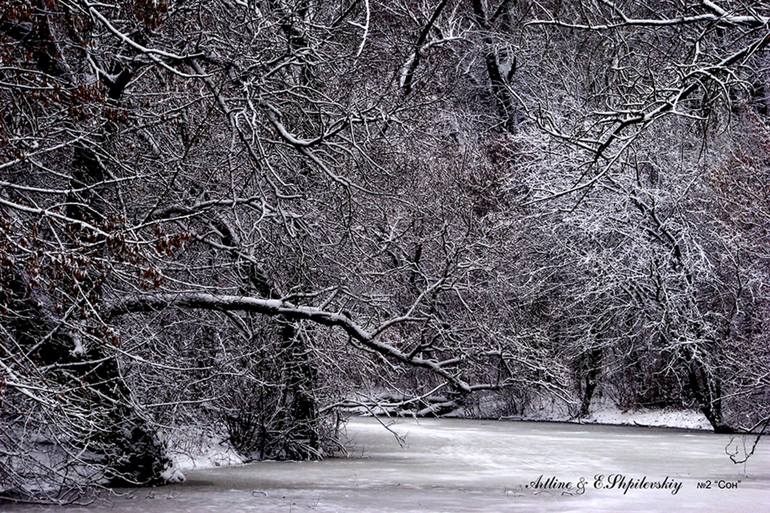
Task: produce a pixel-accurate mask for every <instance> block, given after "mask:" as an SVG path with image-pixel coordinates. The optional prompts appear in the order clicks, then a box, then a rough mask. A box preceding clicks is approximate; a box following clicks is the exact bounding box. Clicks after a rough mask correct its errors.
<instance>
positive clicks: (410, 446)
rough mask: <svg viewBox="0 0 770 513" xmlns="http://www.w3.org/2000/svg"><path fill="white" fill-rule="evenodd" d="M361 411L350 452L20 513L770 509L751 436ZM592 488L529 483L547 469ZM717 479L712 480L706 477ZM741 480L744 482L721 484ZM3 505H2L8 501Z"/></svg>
mask: <svg viewBox="0 0 770 513" xmlns="http://www.w3.org/2000/svg"><path fill="white" fill-rule="evenodd" d="M393 422H394V423H393V424H392V425H391V429H392V430H394V431H396V432H397V433H399V434H400V435H401V436H402V437H403V438H404V439H405V440H406V445H405V446H403V447H402V446H400V445H399V444H398V443H397V441H396V439H395V438H394V437H393V435H392V434H390V433H389V432H388V431H387V430H385V429H383V428H382V426H381V425H380V423H379V421H378V420H377V419H374V418H354V419H352V420H351V421H350V422H349V424H348V428H347V429H348V435H349V437H350V438H351V444H352V445H351V446H352V447H354V449H353V450H352V451H351V455H350V457H349V458H337V459H328V460H326V461H321V462H261V463H253V464H247V465H239V466H233V467H218V468H211V469H199V470H192V471H190V472H188V476H187V477H188V479H187V481H186V482H185V483H182V484H177V485H171V486H166V487H161V488H156V489H136V490H128V491H125V492H124V493H125V495H123V496H120V497H111V498H101V499H98V500H97V501H96V502H94V503H93V504H92V505H90V506H88V507H71V508H54V509H43V508H20V507H16V506H14V507H11V508H10V509H8V510H3V511H4V512H5V511H8V512H16V511H22V510H24V511H68V512H81V513H89V512H100V511H111V512H114V513H139V512H141V513H160V512H163V513H170V512H179V513H188V512H189V513H207V512H211V513H221V512H225V513H240V512H244V513H245V512H260V513H281V512H292V513H297V512H328V513H331V512H334V513H346V512H350V513H353V512H355V513H394V512H414V513H417V512H419V513H432V512H452V513H455V512H456V513H466V512H467V513H470V512H473V513H476V512H493V513H494V512H501V513H502V512H553V513H556V512H558V513H569V512H592V513H617V512H620V511H624V512H625V511H630V512H688V511H692V512H696V511H697V512H712V513H719V512H740V513H754V512H757V513H759V512H765V511H770V450H769V449H770V446H768V445H767V443H763V441H761V442H760V444H759V446H758V449H757V452H756V453H755V454H754V455H753V456H752V457H751V459H749V460H748V462H747V463H745V464H741V465H735V464H733V463H732V462H731V461H730V459H729V458H728V457H727V455H726V449H727V450H730V451H733V450H736V449H742V448H743V447H744V443H745V444H750V443H751V442H752V441H753V439H749V438H746V439H744V438H743V437H732V436H728V435H716V434H713V433H709V432H704V431H686V430H673V429H649V428H640V427H629V426H622V427H621V426H599V425H578V424H572V423H570V424H563V423H543V422H500V421H481V420H469V419H430V420H428V419H424V420H415V419H396V420H395V421H393ZM609 474H622V475H624V476H626V477H627V478H628V479H636V480H639V479H641V478H642V477H644V478H645V479H646V480H647V481H656V482H658V481H662V480H664V479H668V481H669V482H678V483H681V488H680V489H679V491H678V493H676V494H672V493H671V490H669V489H662V490H661V489H646V490H643V489H630V490H628V492H627V493H624V491H623V490H618V489H611V490H608V489H595V488H593V487H592V483H593V481H594V479H595V476H596V475H604V476H607V475H609ZM540 476H543V478H542V479H547V478H549V477H551V476H555V477H556V478H558V479H559V480H560V481H562V482H565V481H569V482H573V483H577V482H578V481H579V480H580V478H585V479H586V480H587V482H588V484H589V485H588V487H587V488H586V490H585V493H584V494H582V495H577V494H575V493H563V492H562V491H561V490H554V489H533V488H532V487H529V488H528V487H527V485H528V484H531V483H532V482H533V481H535V480H537V478H538V477H540ZM705 480H710V482H711V487H710V488H709V489H704V488H700V489H699V488H698V487H697V482H698V481H705ZM719 483H723V484H724V483H731V484H732V483H734V484H735V486H736V488H729V489H728V488H722V489H720V488H719ZM0 509H2V507H1V506H0Z"/></svg>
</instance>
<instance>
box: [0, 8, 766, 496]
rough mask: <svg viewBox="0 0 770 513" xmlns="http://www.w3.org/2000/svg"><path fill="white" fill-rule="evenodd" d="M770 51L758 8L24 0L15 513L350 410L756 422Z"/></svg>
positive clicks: (2, 376)
mask: <svg viewBox="0 0 770 513" xmlns="http://www.w3.org/2000/svg"><path fill="white" fill-rule="evenodd" d="M768 45H770V2H764V1H727V0H725V1H721V0H719V1H717V0H714V1H711V0H702V1H700V0H697V1H696V0H651V1H645V2H641V1H630V0H617V1H611V0H586V1H575V2H562V1H560V0H543V1H540V2H535V1H532V0H393V1H391V0H337V1H329V2H322V1H319V0H263V1H258V0H133V1H116V0H105V1H101V2H96V1H92V0H2V1H0V105H2V113H1V115H0V498H5V499H16V500H32V501H66V500H71V499H73V498H75V497H78V496H80V494H82V493H83V492H85V491H88V490H89V489H90V487H92V486H93V485H106V484H107V485H143V484H159V483H163V482H164V481H167V480H169V479H171V478H172V477H173V476H174V474H173V472H170V466H171V463H170V459H169V456H168V444H169V440H173V439H174V437H175V436H177V433H179V432H180V430H183V429H185V428H189V427H190V426H196V427H198V428H205V429H206V430H208V431H209V432H210V433H212V434H217V435H218V436H221V437H223V439H224V440H226V441H227V443H228V444H230V445H231V446H232V447H233V448H234V449H235V450H237V451H238V452H239V453H240V454H242V455H244V457H246V458H251V459H262V458H278V459H282V458H283V459H304V458H322V457H324V456H327V455H330V454H334V453H335V452H337V451H339V450H341V445H340V441H339V440H338V437H337V434H336V433H337V428H338V426H339V423H340V421H341V420H342V419H343V418H344V416H345V414H346V412H349V411H351V410H356V411H369V412H372V413H387V414H392V415H418V416H440V415H446V414H455V415H458V414H459V415H469V416H487V417H499V416H504V415H525V414H527V412H530V411H533V410H534V409H538V408H540V409H542V408H543V407H544V405H546V406H547V407H548V408H550V409H552V410H553V411H557V410H558V411H562V412H565V413H566V414H567V415H569V416H572V417H581V416H585V415H587V414H588V413H589V412H590V411H591V408H592V407H595V406H596V403H597V401H602V402H603V403H605V404H606V403H611V404H614V405H616V406H618V407H621V408H637V407H647V408H664V407H676V408H694V409H697V410H699V411H701V412H702V413H703V415H705V417H706V418H707V419H708V421H709V422H710V424H711V425H712V426H713V429H714V430H715V431H717V432H733V431H745V430H751V431H754V432H762V431H763V430H764V429H765V428H766V427H767V424H768V422H769V421H770V345H769V342H770V338H769V336H768V334H769V333H770V315H769V312H770V252H769V251H770V245H769V244H768V242H770V110H769V109H770V74H768V66H770V57H769V56H768V52H767V47H768ZM512 443H515V442H512Z"/></svg>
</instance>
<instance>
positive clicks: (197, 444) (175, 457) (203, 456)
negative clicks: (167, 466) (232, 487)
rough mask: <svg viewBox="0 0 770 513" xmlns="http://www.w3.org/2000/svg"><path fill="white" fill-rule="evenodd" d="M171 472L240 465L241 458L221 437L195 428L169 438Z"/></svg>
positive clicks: (175, 431) (176, 433)
mask: <svg viewBox="0 0 770 513" xmlns="http://www.w3.org/2000/svg"><path fill="white" fill-rule="evenodd" d="M168 438H169V453H170V456H171V461H172V463H173V470H172V471H171V472H179V471H184V472H186V471H188V470H195V469H204V468H215V467H225V466H231V465H240V464H242V463H243V458H241V457H240V456H239V455H238V454H237V453H236V452H235V451H234V450H233V449H232V448H231V447H230V446H229V445H228V444H227V443H226V442H225V441H223V440H222V438H221V437H217V436H213V435H211V434H209V433H207V432H205V431H202V430H198V429H195V428H189V429H186V430H174V433H173V436H169V437H168Z"/></svg>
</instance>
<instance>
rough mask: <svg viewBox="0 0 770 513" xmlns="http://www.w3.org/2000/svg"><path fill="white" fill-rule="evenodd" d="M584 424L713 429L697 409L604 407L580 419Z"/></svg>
mask: <svg viewBox="0 0 770 513" xmlns="http://www.w3.org/2000/svg"><path fill="white" fill-rule="evenodd" d="M580 422H581V423H584V424H614V425H627V426H657V427H675V428H685V429H705V430H711V429H713V428H712V427H711V424H709V421H708V420H707V419H706V417H705V416H704V415H703V413H701V412H699V411H696V410H677V409H673V408H665V409H655V410H648V409H638V410H628V411H622V410H620V409H618V408H612V407H603V408H602V409H600V410H598V411H595V412H593V413H591V414H590V415H589V416H588V417H585V418H583V419H581V420H580Z"/></svg>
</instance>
